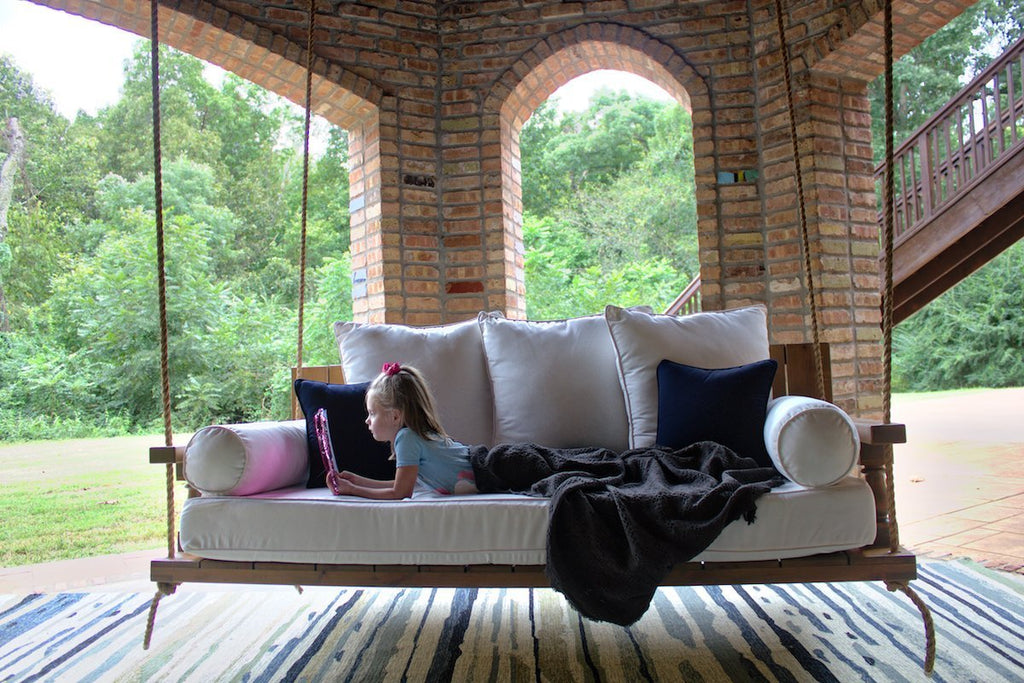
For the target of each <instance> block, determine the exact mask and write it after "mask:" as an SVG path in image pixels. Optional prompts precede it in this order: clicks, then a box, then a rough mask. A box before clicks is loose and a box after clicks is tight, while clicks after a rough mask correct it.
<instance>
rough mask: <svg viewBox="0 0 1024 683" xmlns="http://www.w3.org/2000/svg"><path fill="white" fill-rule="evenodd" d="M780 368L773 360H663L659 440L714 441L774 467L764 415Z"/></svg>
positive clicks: (675, 444)
mask: <svg viewBox="0 0 1024 683" xmlns="http://www.w3.org/2000/svg"><path fill="white" fill-rule="evenodd" d="M777 368H778V363H776V362H775V361H774V360H762V361H757V362H756V363H750V364H749V365H741V366H739V367H735V368H724V369H720V370H705V369H704V368H695V367H691V366H689V365H683V364H682V363H675V362H673V361H670V360H663V361H661V363H659V364H658V443H659V444H661V445H662V446H668V447H670V448H683V447H685V446H689V445H690V444H692V443H696V442H698V441H714V442H716V443H720V444H722V445H723V446H726V447H728V448H731V449H732V450H733V451H735V452H736V453H737V454H738V455H741V456H743V457H746V458H753V459H754V460H756V461H757V463H758V464H759V465H761V466H763V467H771V466H772V461H771V458H770V457H769V456H768V451H767V450H765V446H764V418H765V413H766V411H767V407H768V396H769V394H770V393H771V390H772V382H773V381H774V380H775V370H776V369H777Z"/></svg>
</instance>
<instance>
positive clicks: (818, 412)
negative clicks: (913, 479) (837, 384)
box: [764, 396, 860, 488]
mask: <svg viewBox="0 0 1024 683" xmlns="http://www.w3.org/2000/svg"><path fill="white" fill-rule="evenodd" d="M764 441H765V445H766V446H767V448H768V455H769V457H771V459H772V462H773V463H774V464H775V468H776V469H777V470H779V472H781V473H782V474H784V475H786V477H787V478H788V479H790V480H791V481H795V482H796V483H797V484H800V485H802V486H807V487H809V488H813V487H818V486H830V485H832V484H835V483H836V482H838V481H839V480H841V479H843V478H844V477H846V475H848V474H849V473H850V470H851V469H853V467H854V466H855V465H856V464H857V460H858V458H859V457H860V436H859V435H858V434H857V426H856V425H855V424H854V423H853V420H852V419H850V416H849V415H847V414H846V412H845V411H843V409H842V408H840V407H839V406H837V405H834V404H832V403H828V402H827V401H822V400H820V399H817V398H810V397H808V396H780V397H779V398H777V399H775V400H774V401H772V402H771V403H770V404H769V406H768V417H767V419H766V420H765V424H764Z"/></svg>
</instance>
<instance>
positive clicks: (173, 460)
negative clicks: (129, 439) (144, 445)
mask: <svg viewBox="0 0 1024 683" xmlns="http://www.w3.org/2000/svg"><path fill="white" fill-rule="evenodd" d="M149 464H151V465H174V477H175V479H178V480H179V481H184V480H185V469H184V467H185V447H184V446H152V447H151V448H150V449H149Z"/></svg>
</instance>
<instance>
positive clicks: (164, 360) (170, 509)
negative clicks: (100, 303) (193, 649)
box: [149, 0, 175, 558]
mask: <svg viewBox="0 0 1024 683" xmlns="http://www.w3.org/2000/svg"><path fill="white" fill-rule="evenodd" d="M159 9H160V5H159V3H158V2H157V0H152V1H151V2H150V6H149V10H150V11H149V13H150V24H151V25H150V41H149V42H150V50H151V53H150V54H151V58H150V65H151V68H152V78H151V79H150V83H151V85H152V92H153V191H154V207H155V211H156V271H157V292H158V296H159V306H160V396H161V399H162V401H163V416H164V445H165V446H171V445H172V444H173V443H174V435H173V433H172V430H171V379H170V377H171V373H170V363H169V361H168V351H167V347H168V343H167V275H166V259H165V256H164V195H163V154H162V152H161V149H160V31H159V28H160V26H159V23H160V21H159ZM164 480H165V484H166V487H167V557H169V558H173V557H174V550H175V549H174V465H173V464H172V463H168V464H167V466H166V467H165V469H164Z"/></svg>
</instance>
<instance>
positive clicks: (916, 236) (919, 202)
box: [666, 37, 1024, 323]
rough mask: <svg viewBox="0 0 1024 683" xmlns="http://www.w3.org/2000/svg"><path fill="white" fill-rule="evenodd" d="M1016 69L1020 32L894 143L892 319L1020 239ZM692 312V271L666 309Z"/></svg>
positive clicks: (1022, 201)
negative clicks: (929, 115)
mask: <svg viewBox="0 0 1024 683" xmlns="http://www.w3.org/2000/svg"><path fill="white" fill-rule="evenodd" d="M1022 71H1024V37H1022V38H1021V39H1020V40H1018V41H1017V42H1016V43H1015V44H1014V45H1012V46H1011V47H1010V48H1009V49H1008V50H1007V51H1006V52H1004V53H1003V55H1002V56H1001V57H1000V58H999V59H998V60H996V61H994V62H993V63H992V64H991V65H990V66H989V67H988V68H987V69H986V70H985V71H983V72H982V73H981V74H979V76H978V77H977V78H976V79H975V80H974V81H973V82H972V83H970V84H969V85H968V86H966V87H965V88H964V89H963V90H961V91H960V93H959V94H957V96H956V97H954V98H953V99H952V100H950V101H949V102H948V103H947V104H946V105H945V106H944V107H943V108H942V109H941V110H940V111H939V112H938V113H937V114H935V115H934V116H933V117H932V118H931V119H930V120H929V121H928V123H926V124H925V125H924V126H922V127H921V128H919V129H918V130H917V131H916V132H915V133H914V134H913V135H911V136H910V138H909V139H908V140H907V141H906V142H904V143H903V145H901V146H900V147H899V149H897V150H896V152H895V154H894V157H893V169H895V171H894V173H895V177H894V184H895V197H894V202H893V204H894V207H893V208H894V227H895V230H894V233H895V236H894V245H893V247H894V252H893V316H894V320H893V322H894V323H899V322H902V321H903V320H906V319H907V318H908V317H909V316H911V315H912V314H914V313H916V312H917V311H919V310H921V308H923V307H924V306H925V305H926V304H928V303H929V302H930V301H933V300H934V299H935V298H936V297H938V296H939V295H940V294H942V293H943V292H945V291H946V290H948V289H950V288H951V287H953V286H954V285H955V284H957V283H958V282H960V281H961V280H963V279H964V278H966V277H967V276H968V275H970V274H971V273H973V272H974V271H976V270H977V269H979V268H981V267H982V266H983V265H985V264H986V263H988V262H989V261H990V260H992V259H993V258H995V257H996V256H998V255H999V254H1000V253H1001V252H1003V251H1004V250H1005V249H1007V248H1009V247H1010V246H1012V245H1013V244H1014V243H1015V242H1017V241H1018V240H1019V239H1021V237H1024V82H1022V80H1024V79H1022ZM884 172H885V166H884V164H883V165H881V166H879V167H878V168H876V169H875V178H876V181H877V192H878V197H879V202H881V198H882V197H883V195H884V193H883V188H882V174H883V173H884ZM879 220H880V221H881V217H880V219H879ZM883 258H884V256H883ZM880 265H881V264H880ZM698 310H700V276H699V275H698V276H697V277H696V278H694V280H693V282H691V283H690V285H689V286H688V287H687V288H686V290H684V291H683V293H682V294H680V295H679V297H677V298H676V300H675V301H674V302H672V304H671V305H670V306H669V308H668V310H666V313H668V314H670V315H676V314H686V313H693V312H696V311H698Z"/></svg>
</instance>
